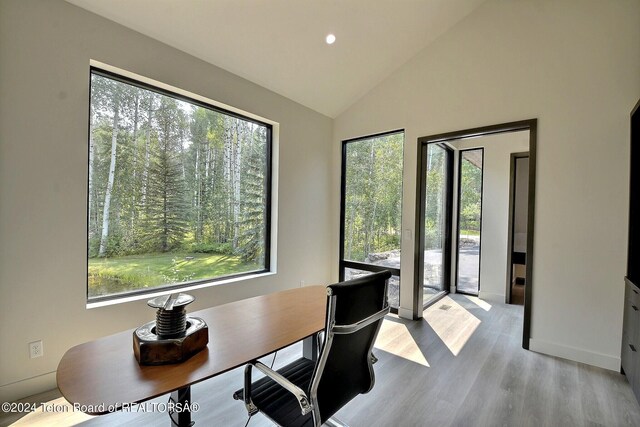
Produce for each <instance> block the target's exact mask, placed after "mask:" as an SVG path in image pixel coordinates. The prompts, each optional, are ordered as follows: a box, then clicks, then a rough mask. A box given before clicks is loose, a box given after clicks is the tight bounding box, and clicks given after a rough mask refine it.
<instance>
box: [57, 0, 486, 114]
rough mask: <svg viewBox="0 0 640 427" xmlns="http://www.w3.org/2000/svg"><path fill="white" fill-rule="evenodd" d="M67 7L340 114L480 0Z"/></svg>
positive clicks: (90, 1) (118, 0) (132, 1)
mask: <svg viewBox="0 0 640 427" xmlns="http://www.w3.org/2000/svg"><path fill="white" fill-rule="evenodd" d="M67 1H68V2H69V3H72V4H75V5H77V6H80V7H82V8H84V9H87V10H89V11H91V12H94V13H96V14H98V15H101V16H103V17H105V18H107V19H110V20H112V21H115V22H117V23H119V24H122V25H124V26H126V27H129V28H131V29H133V30H135V31H138V32H140V33H142V34H145V35H147V36H149V37H152V38H154V39H156V40H159V41H161V42H163V43H165V44H168V45H170V46H172V47H174V48H177V49H179V50H182V51H184V52H187V53H189V54H191V55H193V56H195V57H198V58H200V59H202V60H204V61H207V62H209V63H211V64H214V65H216V66H218V67H221V68H223V69H225V70H227V71H230V72H232V73H234V74H236V75H238V76H241V77H243V78H245V79H247V80H250V81H252V82H254V83H257V84H259V85H261V86H263V87H266V88H268V89H270V90H272V91H274V92H276V93H279V94H281V95H283V96H286V97H287V98H290V99H292V100H294V101H296V102H298V103H300V104H302V105H305V106H307V107H309V108H311V109H313V110H316V111H318V112H320V113H322V114H325V115H327V116H329V117H336V116H337V115H339V114H340V113H341V112H343V111H344V110H345V109H346V108H348V107H349V106H350V105H352V104H353V103H354V102H356V101H357V100H358V99H359V98H360V97H362V96H363V95H364V94H366V93H367V92H368V91H369V90H371V89H372V88H373V87H375V86H376V85H377V84H378V83H380V82H381V81H382V80H384V79H385V78H386V77H387V76H389V75H390V74H391V73H392V72H393V71H394V70H396V69H397V68H398V67H400V66H401V65H402V64H404V63H405V62H407V61H408V60H409V59H411V58H412V57H413V56H415V55H416V54H417V53H418V52H419V51H421V50H422V49H423V48H425V47H426V46H427V45H428V44H429V43H431V42H433V41H434V40H435V39H436V38H437V37H438V36H440V35H441V34H443V33H444V32H446V31H447V30H448V29H449V28H451V27H452V26H453V25H455V24H456V23H457V22H459V21H460V20H461V19H463V18H464V17H465V16H466V15H468V14H469V13H470V12H471V11H473V10H474V9H475V8H477V7H478V6H479V5H480V4H482V3H483V2H484V1H485V0H182V1H178V0H67ZM329 33H333V34H335V36H336V38H337V40H336V42H335V43H334V44H333V45H328V44H327V43H326V42H325V37H326V36H327V34H329Z"/></svg>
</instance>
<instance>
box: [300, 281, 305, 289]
mask: <svg viewBox="0 0 640 427" xmlns="http://www.w3.org/2000/svg"><path fill="white" fill-rule="evenodd" d="M300 287H301V288H304V280H300Z"/></svg>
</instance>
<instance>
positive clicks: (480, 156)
mask: <svg viewBox="0 0 640 427" xmlns="http://www.w3.org/2000/svg"><path fill="white" fill-rule="evenodd" d="M483 164H484V149H483V148H474V149H470V150H461V151H460V161H459V163H458V253H457V258H456V259H457V274H456V275H457V277H456V291H457V292H459V293H463V294H470V295H478V293H479V291H480V238H481V230H482V170H483Z"/></svg>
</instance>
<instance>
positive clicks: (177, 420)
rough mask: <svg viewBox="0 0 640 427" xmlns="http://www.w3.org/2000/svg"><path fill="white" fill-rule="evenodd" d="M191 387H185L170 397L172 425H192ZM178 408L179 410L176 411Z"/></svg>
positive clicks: (181, 426)
mask: <svg viewBox="0 0 640 427" xmlns="http://www.w3.org/2000/svg"><path fill="white" fill-rule="evenodd" d="M190 407H191V387H188V386H187V387H183V388H181V389H178V390H176V391H174V392H173V393H171V396H170V397H169V418H170V419H171V427H191V426H192V425H194V424H195V422H193V421H191V408H190ZM176 409H178V410H179V411H176Z"/></svg>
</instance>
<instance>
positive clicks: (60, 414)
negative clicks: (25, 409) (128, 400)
mask: <svg viewBox="0 0 640 427" xmlns="http://www.w3.org/2000/svg"><path fill="white" fill-rule="evenodd" d="M91 418H94V417H93V416H91V415H87V414H85V413H83V412H81V411H79V410H74V409H73V406H71V404H70V403H69V402H67V401H66V399H65V398H64V397H59V398H57V399H53V400H50V401H48V402H45V403H44V404H39V406H38V408H37V409H36V410H35V411H33V412H31V413H29V414H27V415H25V416H24V417H22V418H20V419H19V420H18V421H16V422H15V423H13V424H10V425H11V426H29V427H32V426H36V427H38V426H42V427H49V426H73V425H76V424H80V423H82V422H84V421H87V420H90V419H91Z"/></svg>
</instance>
